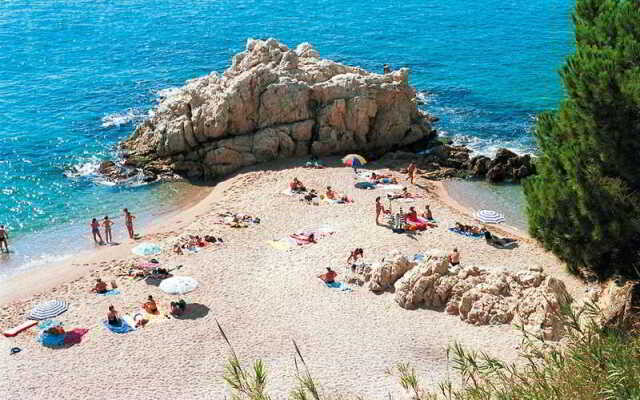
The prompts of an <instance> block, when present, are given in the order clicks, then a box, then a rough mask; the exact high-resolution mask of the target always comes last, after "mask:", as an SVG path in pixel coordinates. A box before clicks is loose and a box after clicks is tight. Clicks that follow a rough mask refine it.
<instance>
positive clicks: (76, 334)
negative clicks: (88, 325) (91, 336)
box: [64, 328, 89, 344]
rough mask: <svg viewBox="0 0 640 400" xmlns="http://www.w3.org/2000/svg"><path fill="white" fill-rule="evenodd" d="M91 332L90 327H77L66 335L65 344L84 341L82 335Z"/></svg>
mask: <svg viewBox="0 0 640 400" xmlns="http://www.w3.org/2000/svg"><path fill="white" fill-rule="evenodd" d="M87 332H89V330H88V329H82V328H76V329H73V330H71V331H69V332H67V333H65V335H64V344H78V343H80V342H82V337H83V336H84V335H85V334H86V333H87Z"/></svg>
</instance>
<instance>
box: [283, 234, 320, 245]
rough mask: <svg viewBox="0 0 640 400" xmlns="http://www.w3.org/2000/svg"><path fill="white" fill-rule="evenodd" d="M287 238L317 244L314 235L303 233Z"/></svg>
mask: <svg viewBox="0 0 640 400" xmlns="http://www.w3.org/2000/svg"><path fill="white" fill-rule="evenodd" d="M289 237H291V238H293V239H296V240H297V241H299V242H303V243H318V242H316V237H315V234H314V233H309V234H304V233H294V234H291V235H289Z"/></svg>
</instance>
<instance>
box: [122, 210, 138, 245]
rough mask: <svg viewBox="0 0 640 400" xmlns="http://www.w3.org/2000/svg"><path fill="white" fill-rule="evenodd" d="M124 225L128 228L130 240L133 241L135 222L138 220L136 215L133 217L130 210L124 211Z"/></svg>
mask: <svg viewBox="0 0 640 400" xmlns="http://www.w3.org/2000/svg"><path fill="white" fill-rule="evenodd" d="M122 211H124V224H125V225H126V226H127V231H129V239H133V237H134V233H133V220H134V219H135V218H136V217H135V215H132V214H131V213H130V212H129V210H127V209H126V208H125V209H124V210H122Z"/></svg>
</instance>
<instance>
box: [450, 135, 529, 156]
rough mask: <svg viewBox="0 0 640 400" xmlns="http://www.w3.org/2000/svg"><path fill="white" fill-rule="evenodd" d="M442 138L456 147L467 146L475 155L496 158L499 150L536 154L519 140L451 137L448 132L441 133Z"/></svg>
mask: <svg viewBox="0 0 640 400" xmlns="http://www.w3.org/2000/svg"><path fill="white" fill-rule="evenodd" d="M439 133H440V137H446V138H449V139H451V140H452V141H453V144H455V145H456V146H466V147H468V148H469V149H471V150H472V152H473V154H475V155H483V156H488V157H494V156H495V155H496V153H497V151H498V150H499V149H501V148H502V149H507V150H510V151H512V152H514V153H516V154H519V155H523V154H530V153H534V152H535V149H534V148H531V147H530V146H527V145H526V144H525V143H522V142H519V141H517V140H514V141H508V140H504V139H497V138H480V137H478V136H473V135H450V134H449V133H448V132H446V131H440V132H439Z"/></svg>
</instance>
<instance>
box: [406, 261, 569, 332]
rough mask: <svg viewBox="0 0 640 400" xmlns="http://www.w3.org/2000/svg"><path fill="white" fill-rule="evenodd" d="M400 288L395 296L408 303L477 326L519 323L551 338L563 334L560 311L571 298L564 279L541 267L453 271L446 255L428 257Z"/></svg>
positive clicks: (413, 306) (407, 277)
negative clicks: (554, 276) (558, 278)
mask: <svg viewBox="0 0 640 400" xmlns="http://www.w3.org/2000/svg"><path fill="white" fill-rule="evenodd" d="M395 288H396V293H395V300H396V302H397V303H398V304H399V305H400V306H401V307H403V308H407V309H415V308H418V307H427V308H432V309H439V310H444V311H446V312H447V313H449V314H452V315H458V316H459V317H460V319H462V320H463V321H466V322H468V323H471V324H475V325H487V324H506V323H511V322H516V323H518V324H521V325H523V326H525V327H526V328H527V329H528V330H529V331H532V332H534V333H539V334H542V335H543V336H544V338H545V339H547V340H558V339H559V338H560V337H561V336H562V334H563V325H562V323H561V320H560V318H559V316H558V311H559V310H560V307H561V306H562V305H565V304H568V303H569V302H571V298H570V296H569V294H568V293H567V291H566V289H565V286H564V284H563V283H562V281H559V280H557V279H555V278H552V277H549V276H546V275H544V274H543V273H541V272H538V271H522V272H516V273H514V272H510V271H498V272H489V271H486V270H481V269H478V268H475V267H474V268H464V269H460V270H456V271H450V270H449V268H448V260H447V258H446V257H444V256H431V257H429V258H427V259H426V260H425V261H424V262H421V263H420V264H419V265H417V266H416V267H415V268H413V269H412V270H410V271H409V272H408V273H406V274H405V275H404V276H403V277H402V278H401V279H399V280H398V281H397V282H396V284H395Z"/></svg>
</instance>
